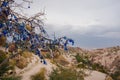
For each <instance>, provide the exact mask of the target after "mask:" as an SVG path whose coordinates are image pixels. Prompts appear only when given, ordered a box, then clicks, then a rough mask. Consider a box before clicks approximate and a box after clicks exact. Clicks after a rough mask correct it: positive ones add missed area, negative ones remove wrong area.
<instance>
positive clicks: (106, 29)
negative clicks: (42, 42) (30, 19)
mask: <svg viewBox="0 0 120 80" xmlns="http://www.w3.org/2000/svg"><path fill="white" fill-rule="evenodd" d="M17 1H18V0H17ZM18 2H19V1H18ZM44 10H45V13H46V15H45V18H46V19H45V20H44V22H45V28H46V30H47V31H48V34H49V35H50V36H53V34H54V32H55V33H56V36H57V37H60V36H68V37H70V38H72V39H74V40H75V46H79V47H82V48H90V49H91V48H102V47H111V46H117V45H120V0H33V3H32V4H31V8H30V9H26V10H25V11H24V12H25V14H27V15H29V16H31V15H33V14H35V13H37V12H40V11H44Z"/></svg>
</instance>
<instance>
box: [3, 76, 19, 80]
mask: <svg viewBox="0 0 120 80" xmlns="http://www.w3.org/2000/svg"><path fill="white" fill-rule="evenodd" d="M1 80H21V77H20V76H11V77H4V78H2V79H1Z"/></svg>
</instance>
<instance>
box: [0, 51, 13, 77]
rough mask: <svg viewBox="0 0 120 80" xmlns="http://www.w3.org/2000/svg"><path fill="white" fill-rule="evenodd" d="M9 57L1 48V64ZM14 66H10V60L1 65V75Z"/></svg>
mask: <svg viewBox="0 0 120 80" xmlns="http://www.w3.org/2000/svg"><path fill="white" fill-rule="evenodd" d="M6 58H7V56H6V54H5V53H4V52H3V51H2V50H0V64H1V63H2V62H3V61H4V60H5V59H6ZM12 68H13V67H11V66H9V62H8V63H5V64H4V65H2V67H0V76H2V75H3V74H4V73H5V72H7V71H8V70H9V69H12Z"/></svg>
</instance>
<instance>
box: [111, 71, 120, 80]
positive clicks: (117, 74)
mask: <svg viewBox="0 0 120 80" xmlns="http://www.w3.org/2000/svg"><path fill="white" fill-rule="evenodd" d="M111 77H112V78H113V79H114V80H120V70H118V71H116V72H115V73H113V74H111Z"/></svg>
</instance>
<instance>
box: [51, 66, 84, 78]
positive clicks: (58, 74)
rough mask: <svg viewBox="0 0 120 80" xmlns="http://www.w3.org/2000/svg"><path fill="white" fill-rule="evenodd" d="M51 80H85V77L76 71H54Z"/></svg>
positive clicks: (61, 69)
mask: <svg viewBox="0 0 120 80" xmlns="http://www.w3.org/2000/svg"><path fill="white" fill-rule="evenodd" d="M49 77H50V80H84V77H83V75H81V74H80V72H77V71H76V70H74V69H65V68H60V70H59V69H56V70H55V69H53V72H52V73H51V74H50V76H49Z"/></svg>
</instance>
